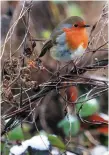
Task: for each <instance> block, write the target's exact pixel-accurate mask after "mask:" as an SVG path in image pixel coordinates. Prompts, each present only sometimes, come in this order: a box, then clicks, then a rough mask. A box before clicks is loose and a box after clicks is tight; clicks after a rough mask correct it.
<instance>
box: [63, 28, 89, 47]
mask: <svg viewBox="0 0 109 155" xmlns="http://www.w3.org/2000/svg"><path fill="white" fill-rule="evenodd" d="M63 30H64V32H65V33H66V41H67V43H68V46H69V47H70V48H71V49H72V50H75V49H77V48H78V46H80V45H82V46H83V48H85V49H86V48H87V45H88V35H87V32H86V29H85V28H73V29H66V28H64V29H63Z"/></svg>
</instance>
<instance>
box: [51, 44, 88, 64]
mask: <svg viewBox="0 0 109 155" xmlns="http://www.w3.org/2000/svg"><path fill="white" fill-rule="evenodd" d="M84 52H85V49H84V48H83V47H82V45H80V46H79V47H78V49H76V50H69V49H68V47H67V45H61V46H54V47H53V48H51V50H50V54H51V56H52V58H53V59H55V60H58V61H70V60H75V59H76V58H80V57H81V56H82V55H83V54H84Z"/></svg>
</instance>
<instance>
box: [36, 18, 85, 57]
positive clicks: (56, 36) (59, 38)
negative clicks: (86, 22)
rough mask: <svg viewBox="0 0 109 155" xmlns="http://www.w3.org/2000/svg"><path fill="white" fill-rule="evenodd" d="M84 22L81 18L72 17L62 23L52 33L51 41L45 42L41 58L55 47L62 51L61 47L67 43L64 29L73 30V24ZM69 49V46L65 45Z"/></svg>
mask: <svg viewBox="0 0 109 155" xmlns="http://www.w3.org/2000/svg"><path fill="white" fill-rule="evenodd" d="M82 21H83V20H82V19H81V18H80V17H77V16H71V17H69V18H67V19H65V20H64V21H62V22H61V23H60V24H59V25H58V26H57V27H56V28H55V29H54V30H53V32H52V34H51V36H50V40H48V41H47V42H45V44H44V46H43V48H42V49H41V54H40V55H39V57H42V56H44V55H45V53H46V52H47V51H49V50H50V48H52V47H53V46H55V45H57V50H58V49H60V51H61V49H62V47H61V45H64V44H65V41H66V34H65V32H64V31H63V29H64V28H71V27H72V25H73V24H75V23H76V22H82ZM65 47H67V45H65ZM65 50H66V48H65Z"/></svg>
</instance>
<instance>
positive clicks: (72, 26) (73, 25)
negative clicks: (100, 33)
mask: <svg viewBox="0 0 109 155" xmlns="http://www.w3.org/2000/svg"><path fill="white" fill-rule="evenodd" d="M86 27H90V25H87V24H86V23H85V21H84V20H83V19H82V18H81V17H78V16H72V17H70V18H68V19H66V20H65V21H64V22H63V28H65V29H66V30H78V29H85V28H86Z"/></svg>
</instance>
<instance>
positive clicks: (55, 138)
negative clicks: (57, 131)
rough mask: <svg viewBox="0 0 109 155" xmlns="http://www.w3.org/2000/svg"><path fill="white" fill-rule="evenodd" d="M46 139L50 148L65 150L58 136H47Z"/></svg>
mask: <svg viewBox="0 0 109 155" xmlns="http://www.w3.org/2000/svg"><path fill="white" fill-rule="evenodd" d="M47 137H48V140H49V141H50V143H51V145H52V146H55V147H57V148H59V149H62V150H65V149H66V146H65V144H64V143H63V142H62V140H61V139H60V138H59V137H58V136H55V135H51V134H48V135H47Z"/></svg>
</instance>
